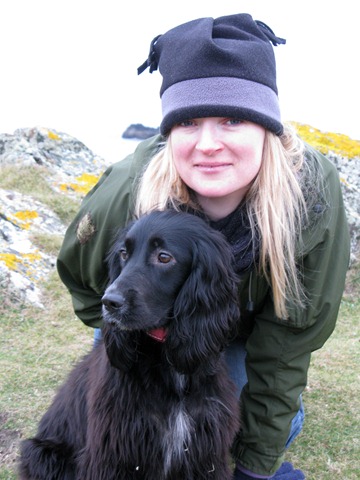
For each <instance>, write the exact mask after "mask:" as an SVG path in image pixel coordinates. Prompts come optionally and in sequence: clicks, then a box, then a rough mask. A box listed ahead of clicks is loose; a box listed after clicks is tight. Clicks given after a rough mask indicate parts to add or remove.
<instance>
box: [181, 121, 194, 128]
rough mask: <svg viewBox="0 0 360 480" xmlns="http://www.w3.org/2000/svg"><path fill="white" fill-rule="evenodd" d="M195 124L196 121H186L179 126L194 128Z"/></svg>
mask: <svg viewBox="0 0 360 480" xmlns="http://www.w3.org/2000/svg"><path fill="white" fill-rule="evenodd" d="M194 123H195V122H194V120H185V121H184V122H181V123H178V125H179V126H180V127H192V126H193V125H194Z"/></svg>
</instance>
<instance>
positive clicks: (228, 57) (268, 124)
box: [138, 14, 285, 135]
mask: <svg viewBox="0 0 360 480" xmlns="http://www.w3.org/2000/svg"><path fill="white" fill-rule="evenodd" d="M284 43H285V40H284V39H282V38H279V37H277V36H276V35H275V34H274V32H273V31H272V30H271V29H270V28H269V27H268V26H267V25H266V24H264V23H263V22H260V21H258V20H255V21H254V20H253V19H252V17H251V16H250V15H248V14H236V15H229V16H224V17H219V18H216V19H213V18H199V19H197V20H193V21H191V22H188V23H184V24H182V25H179V26H177V27H175V28H173V29H171V30H169V31H168V32H166V33H165V34H163V35H158V36H157V37H155V38H154V40H153V41H152V42H151V46H150V53H149V56H148V58H147V60H146V61H145V62H144V63H143V65H141V66H140V67H139V68H138V74H140V73H142V72H143V71H144V70H146V68H148V67H149V70H150V73H152V72H153V71H155V70H157V68H159V70H160V73H161V75H162V77H163V82H162V86H161V90H160V97H161V102H162V111H163V120H162V122H161V125H160V131H161V133H162V134H163V135H166V134H167V133H169V131H170V129H171V128H172V127H173V126H174V125H175V124H177V123H180V122H182V121H185V120H189V119H191V118H198V117H234V118H239V119H242V120H248V121H251V122H254V123H257V124H259V125H262V126H263V127H265V128H266V129H268V130H270V131H272V132H274V133H276V134H277V135H280V134H281V133H282V132H283V125H282V123H281V119H280V108H279V101H278V95H277V93H278V91H277V86H276V65H275V57H274V51H273V46H272V45H274V46H276V45H278V44H284Z"/></svg>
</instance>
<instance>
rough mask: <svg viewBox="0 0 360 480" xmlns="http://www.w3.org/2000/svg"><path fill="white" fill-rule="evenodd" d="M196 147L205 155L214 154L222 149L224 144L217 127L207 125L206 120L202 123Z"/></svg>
mask: <svg viewBox="0 0 360 480" xmlns="http://www.w3.org/2000/svg"><path fill="white" fill-rule="evenodd" d="M195 148H196V150H198V151H199V152H202V153H204V154H205V155H212V154H213V153H215V152H218V151H220V150H222V149H223V144H222V141H221V139H220V138H219V133H218V132H217V131H216V128H214V127H213V126H212V125H207V124H206V122H205V123H204V124H203V125H201V128H200V129H199V132H198V139H197V142H196V147H195Z"/></svg>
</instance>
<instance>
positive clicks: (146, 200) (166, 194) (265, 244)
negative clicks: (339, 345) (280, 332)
mask: <svg viewBox="0 0 360 480" xmlns="http://www.w3.org/2000/svg"><path fill="white" fill-rule="evenodd" d="M305 164H306V162H304V145H303V142H302V141H301V140H300V139H299V137H298V136H297V135H296V133H295V131H294V130H293V129H292V127H291V126H290V125H285V128H284V133H283V134H282V135H281V136H280V137H279V136H277V135H275V134H273V133H271V132H269V131H266V135H265V141H264V149H263V161H262V164H261V168H260V171H259V173H258V175H257V177H256V178H255V180H254V181H253V183H252V185H251V187H250V189H249V191H248V193H247V195H246V198H245V199H244V200H245V202H246V208H247V212H248V215H249V219H250V225H251V228H252V232H253V235H255V234H256V232H258V234H259V235H260V239H261V247H260V259H259V270H260V273H261V274H263V275H264V276H265V277H266V279H267V281H268V282H269V283H270V284H271V286H272V292H273V299H274V307H275V314H276V315H277V316H278V317H279V318H287V317H288V311H287V307H286V303H287V298H288V299H290V300H291V301H292V302H293V303H295V304H296V305H297V306H300V307H303V306H304V305H305V292H304V291H303V287H302V282H301V278H299V271H298V268H297V264H296V251H295V250H296V245H297V244H298V242H299V239H300V236H301V226H302V224H303V223H304V219H305V218H306V211H307V209H306V202H305V198H304V195H303V191H302V181H301V179H302V178H303V177H304V175H303V169H304V168H305V167H306V165H305ZM305 176H306V175H305ZM180 205H189V206H191V207H192V208H199V206H198V205H195V204H194V200H193V199H192V197H191V195H190V192H189V190H188V188H187V186H186V185H185V184H184V182H183V181H182V180H181V178H180V176H179V175H178V173H177V171H176V168H175V166H174V162H173V159H172V154H171V134H170V136H169V138H168V141H167V142H166V144H164V148H163V149H162V150H161V151H160V152H159V153H157V154H156V155H155V156H154V157H153V158H152V160H151V161H150V163H149V164H148V166H147V168H146V170H145V171H144V172H143V175H142V176H141V178H140V182H139V185H138V191H137V200H136V206H135V213H136V215H138V216H140V215H141V214H144V213H146V212H148V211H150V210H153V209H159V210H165V209H167V208H169V207H172V208H175V209H179V206H180Z"/></svg>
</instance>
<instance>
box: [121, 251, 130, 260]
mask: <svg viewBox="0 0 360 480" xmlns="http://www.w3.org/2000/svg"><path fill="white" fill-rule="evenodd" d="M119 255H120V258H121V260H124V261H125V260H127V258H128V256H129V254H128V252H127V251H126V250H125V248H122V249H121V250H120V252H119Z"/></svg>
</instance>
